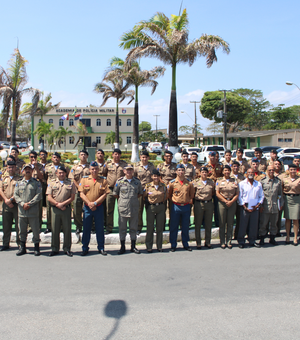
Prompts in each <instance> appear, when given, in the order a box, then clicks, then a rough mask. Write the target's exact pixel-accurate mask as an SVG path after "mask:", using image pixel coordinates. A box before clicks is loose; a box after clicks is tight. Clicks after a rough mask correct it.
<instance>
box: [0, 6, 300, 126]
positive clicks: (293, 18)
mask: <svg viewBox="0 0 300 340" xmlns="http://www.w3.org/2000/svg"><path fill="white" fill-rule="evenodd" d="M180 4H181V1H169V0H164V1H157V0H152V1H149V2H142V1H135V0H128V1H119V0H114V1H91V0H86V1H77V0H73V1H69V0H61V1H57V0H53V1H51V2H43V1H33V0H28V1H20V0H17V1H14V2H13V7H14V8H12V3H10V2H4V3H2V4H1V12H2V14H5V15H2V16H1V27H2V33H3V34H1V36H0V65H1V66H3V67H5V68H6V67H7V61H8V60H9V58H10V55H11V54H12V52H13V50H14V48H15V47H16V44H17V37H18V38H19V48H20V52H21V54H22V55H23V56H24V57H25V58H26V59H27V60H28V61H29V64H28V66H27V73H28V76H29V82H28V85H29V86H32V87H36V88H39V89H41V90H43V91H45V92H46V93H48V92H51V93H52V96H53V102H54V103H56V102H59V101H62V104H61V105H62V106H75V105H77V106H86V105H89V104H94V105H100V104H101V96H100V95H98V94H96V93H93V91H92V90H93V87H94V85H95V83H97V82H99V81H101V80H102V75H103V72H104V70H105V68H106V67H107V66H108V62H109V60H110V58H111V57H113V56H118V57H121V58H125V57H126V51H124V50H122V49H120V48H119V47H118V45H119V38H120V36H121V35H122V33H123V32H125V31H127V30H130V29H131V28H132V27H133V26H134V25H135V24H136V23H137V22H139V21H140V20H146V19H149V18H150V17H151V16H152V15H153V14H155V13H156V12H158V11H159V12H164V13H165V14H166V15H167V16H170V15H171V14H178V12H179V8H180ZM183 8H186V9H187V12H188V15H189V22H190V26H189V32H190V34H189V38H190V39H191V40H192V39H195V38H197V37H200V36H201V34H203V33H207V34H215V35H219V36H221V37H222V38H223V39H224V40H226V41H227V42H228V43H229V44H230V48H231V53H230V54H229V55H226V54H223V53H222V52H221V51H219V52H218V53H217V56H218V62H217V63H216V64H214V65H213V66H212V67H211V68H209V69H208V68H206V65H205V59H203V58H202V59H201V58H200V59H198V60H197V61H196V62H195V63H194V65H193V66H192V67H189V66H188V65H184V64H182V65H179V66H178V68H177V98H178V117H179V123H178V127H179V126H181V125H190V124H192V121H191V120H190V118H189V117H188V116H187V115H185V114H182V113H180V112H181V111H185V112H187V113H188V114H189V116H191V117H193V113H194V106H193V105H192V104H190V103H189V102H190V101H191V100H201V97H202V95H203V93H204V92H205V91H213V90H218V89H233V88H240V87H244V88H252V89H260V90H262V91H263V93H264V96H265V97H266V98H267V99H269V100H270V102H271V103H272V104H273V105H277V104H285V105H286V106H290V105H294V104H300V91H299V90H298V89H297V88H296V87H295V86H287V85H286V84H285V82H286V81H287V80H289V81H292V82H294V83H296V84H298V85H299V86H300V72H299V55H300V47H299V41H300V39H299V38H300V33H299V20H298V16H299V11H300V3H299V1H294V0H290V1H278V0H275V1H269V0H267V1H266V0H265V1H256V0H254V1H232V0H228V1H219V0H215V1H213V2H208V1H195V0H194V1H191V0H185V1H183ZM4 32H5V33H4ZM157 65H162V63H161V62H160V61H158V60H152V59H142V60H141V66H142V68H144V69H150V68H152V67H154V66H157ZM166 68H167V70H166V73H165V75H164V77H163V78H161V79H159V80H158V81H159V86H158V88H157V90H156V92H155V93H154V95H152V96H151V95H150V89H148V88H143V89H141V90H140V92H139V104H140V120H146V121H149V122H151V123H152V126H153V127H154V126H155V117H153V115H155V114H158V115H160V117H159V118H158V127H159V128H166V127H168V111H169V99H170V89H171V69H170V67H168V66H166ZM124 103H125V102H124ZM107 106H115V101H114V100H111V101H109V102H108V103H107ZM124 106H126V105H124ZM198 122H199V123H200V124H201V125H202V127H203V129H205V127H206V126H207V125H208V124H209V123H210V121H208V120H206V119H203V118H202V116H201V114H200V113H199V111H198Z"/></svg>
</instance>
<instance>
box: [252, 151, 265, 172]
mask: <svg viewBox="0 0 300 340" xmlns="http://www.w3.org/2000/svg"><path fill="white" fill-rule="evenodd" d="M254 156H255V157H256V158H257V160H258V171H260V172H265V171H266V169H267V160H266V159H265V158H262V149H261V148H255V149H254ZM252 162H253V159H252V161H251V160H250V161H249V164H250V166H251V165H252Z"/></svg>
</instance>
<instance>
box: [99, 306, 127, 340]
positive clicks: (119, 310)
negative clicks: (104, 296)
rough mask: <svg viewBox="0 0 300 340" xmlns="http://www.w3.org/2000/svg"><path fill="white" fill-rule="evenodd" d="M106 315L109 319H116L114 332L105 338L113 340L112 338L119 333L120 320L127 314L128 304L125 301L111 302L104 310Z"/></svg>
mask: <svg viewBox="0 0 300 340" xmlns="http://www.w3.org/2000/svg"><path fill="white" fill-rule="evenodd" d="M104 314H105V316H107V317H108V318H114V319H116V321H115V324H114V326H113V328H112V330H111V331H110V333H109V334H108V335H107V336H106V337H105V338H104V339H105V340H109V339H112V337H113V336H114V335H115V333H116V332H117V330H118V327H119V323H120V319H121V318H122V317H123V316H125V315H126V314H127V304H126V302H125V301H124V300H111V301H109V302H108V303H107V304H106V306H105V308H104Z"/></svg>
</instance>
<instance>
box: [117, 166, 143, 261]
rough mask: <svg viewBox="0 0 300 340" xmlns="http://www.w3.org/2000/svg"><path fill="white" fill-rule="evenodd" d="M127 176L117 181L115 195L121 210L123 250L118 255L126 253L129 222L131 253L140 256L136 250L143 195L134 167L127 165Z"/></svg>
mask: <svg viewBox="0 0 300 340" xmlns="http://www.w3.org/2000/svg"><path fill="white" fill-rule="evenodd" d="M124 173H125V176H124V177H121V178H119V179H118V180H117V182H116V184H115V187H114V190H113V195H114V197H115V198H117V199H118V210H119V236H120V242H121V248H120V250H119V252H118V254H120V255H121V254H124V253H125V238H126V233H127V222H128V223H129V235H130V239H131V249H130V251H131V252H134V253H136V254H139V253H140V251H139V250H138V249H137V248H136V233H137V230H138V214H137V211H138V209H139V197H140V196H142V195H143V188H142V184H141V181H140V180H139V179H138V178H136V177H133V173H134V167H133V165H131V164H127V165H126V166H125V167H124Z"/></svg>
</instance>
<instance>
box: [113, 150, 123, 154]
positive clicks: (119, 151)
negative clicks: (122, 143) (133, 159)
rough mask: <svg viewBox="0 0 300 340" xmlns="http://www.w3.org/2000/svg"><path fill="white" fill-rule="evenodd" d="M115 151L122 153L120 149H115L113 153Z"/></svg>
mask: <svg viewBox="0 0 300 340" xmlns="http://www.w3.org/2000/svg"><path fill="white" fill-rule="evenodd" d="M115 152H116V153H118V154H120V155H121V154H122V151H121V150H120V149H114V151H113V153H115Z"/></svg>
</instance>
